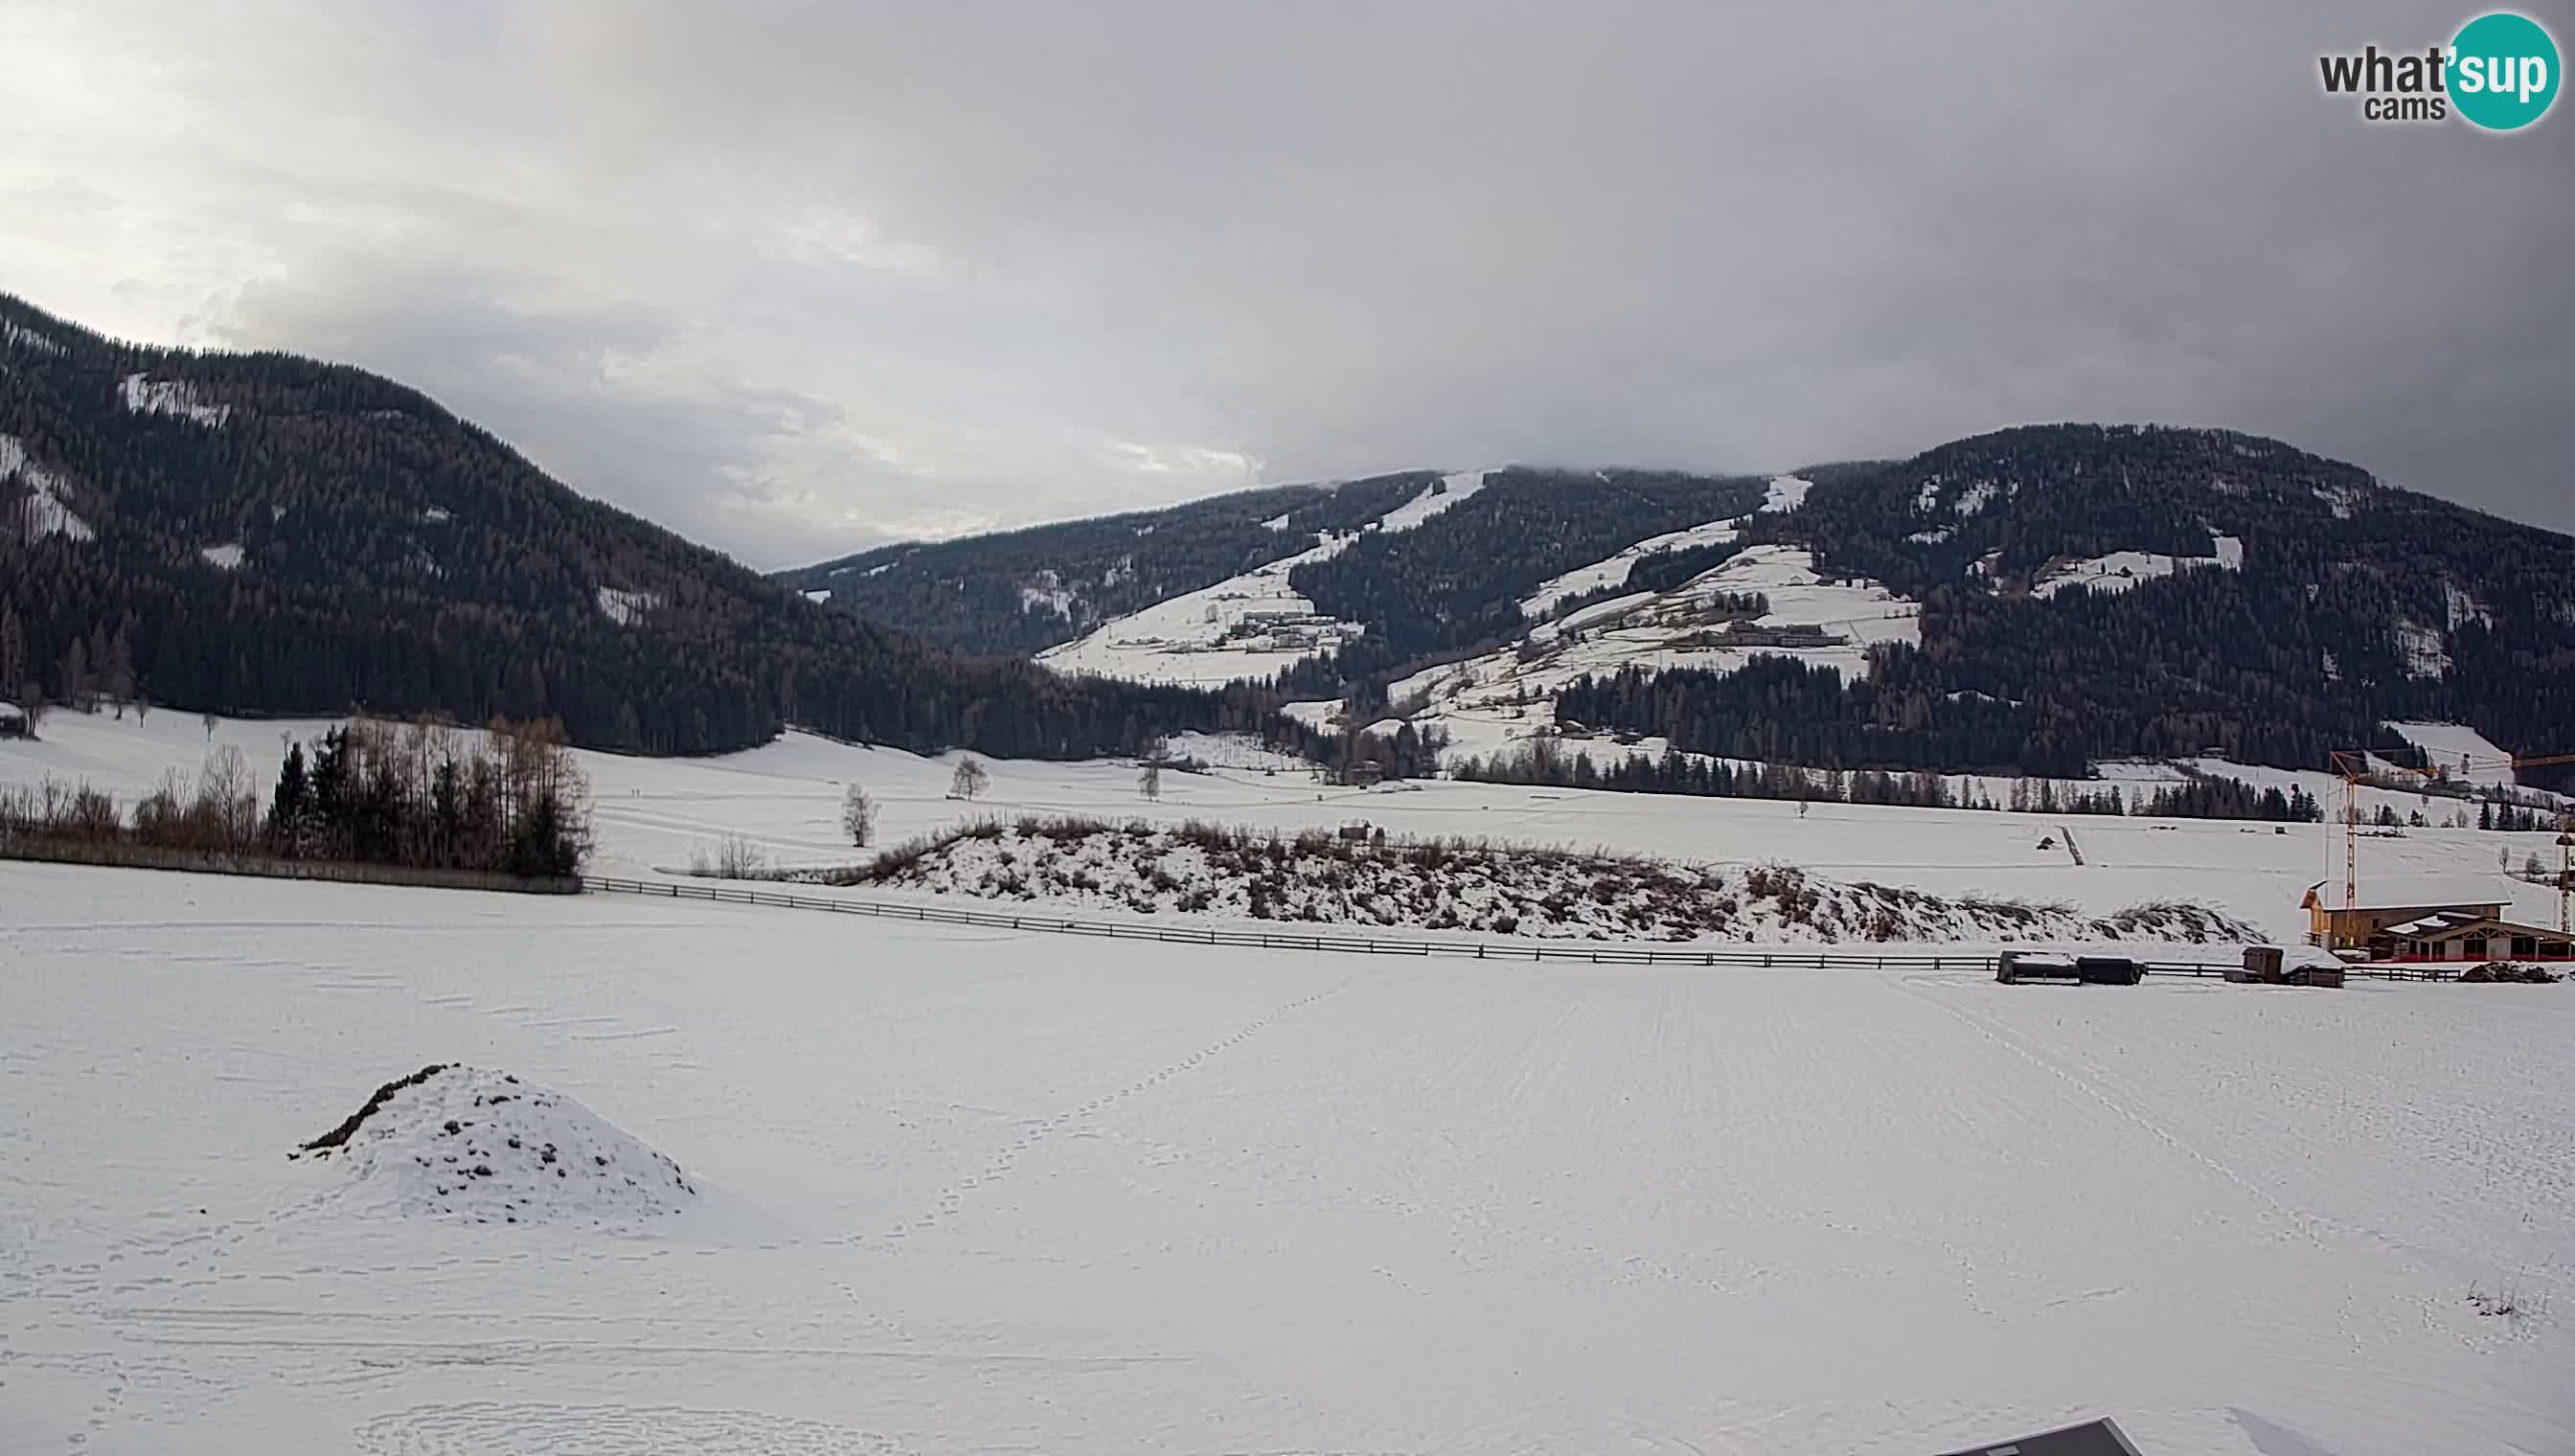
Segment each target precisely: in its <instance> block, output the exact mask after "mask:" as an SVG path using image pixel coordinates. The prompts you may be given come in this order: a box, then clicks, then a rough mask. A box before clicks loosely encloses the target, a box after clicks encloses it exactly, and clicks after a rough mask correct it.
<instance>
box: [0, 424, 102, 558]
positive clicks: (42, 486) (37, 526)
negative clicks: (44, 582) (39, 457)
mask: <svg viewBox="0 0 2575 1456" xmlns="http://www.w3.org/2000/svg"><path fill="white" fill-rule="evenodd" d="M12 479H15V480H16V481H17V482H18V483H19V484H21V485H23V486H25V487H26V488H27V497H26V499H25V500H24V501H22V502H20V503H19V506H18V511H19V513H20V514H19V522H18V524H19V528H20V530H21V532H22V534H23V535H24V536H25V537H26V539H27V540H30V541H38V540H42V539H43V538H45V537H48V536H59V537H62V538H64V539H65V540H68V541H95V540H97V538H98V533H97V532H96V531H93V530H91V529H90V524H89V523H88V522H86V521H83V520H82V519H80V517H78V516H75V515H73V514H72V508H71V507H69V506H67V505H64V504H63V498H62V495H61V491H62V489H63V481H62V478H61V477H60V476H57V475H55V474H54V473H53V472H51V471H49V470H46V469H45V468H44V467H42V466H40V465H38V464H36V463H35V462H34V461H32V460H29V459H28V458H27V447H26V446H25V445H23V444H21V443H20V442H19V440H18V437H16V436H14V435H0V486H5V485H7V484H8V483H9V482H10V481H11V480H12Z"/></svg>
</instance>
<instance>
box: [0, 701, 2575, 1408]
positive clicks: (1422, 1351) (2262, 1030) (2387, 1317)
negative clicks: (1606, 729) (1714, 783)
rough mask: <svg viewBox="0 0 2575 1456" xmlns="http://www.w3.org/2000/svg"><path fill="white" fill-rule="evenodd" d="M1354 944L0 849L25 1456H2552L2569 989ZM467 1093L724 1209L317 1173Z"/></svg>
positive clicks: (2569, 1403) (5, 1156) (12, 1291)
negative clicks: (390, 1113) (1426, 960)
mask: <svg viewBox="0 0 2575 1456" xmlns="http://www.w3.org/2000/svg"><path fill="white" fill-rule="evenodd" d="M800 751H802V750H800ZM646 766H651V767H653V768H654V769H655V770H656V771H668V770H665V769H662V767H661V765H638V771H639V773H640V772H641V771H642V770H643V769H644V768H645V767H646ZM687 771H688V772H690V773H715V772H719V771H724V770H719V769H714V768H695V767H693V768H690V769H688V770H687ZM601 776H602V778H603V780H604V782H603V788H602V798H603V804H604V805H606V804H608V803H611V802H613V801H614V799H615V796H616V793H617V791H618V787H619V785H617V784H616V783H615V782H614V781H613V780H610V779H609V775H608V774H607V773H606V772H603V773H602V774H601ZM700 781H704V780H700ZM782 793H783V794H786V795H787V796H786V797H783V799H782V802H792V803H793V804H794V805H795V808H794V810H793V812H794V813H796V814H799V815H801V814H804V813H805V812H807V805H808V804H809V803H810V801H811V800H812V799H813V798H814V797H815V796H816V795H815V794H814V793H813V791H812V790H811V788H810V787H805V786H798V787H796V788H795V789H793V791H792V793H788V791H787V790H784V789H783V790H782ZM635 797H636V798H638V799H641V798H642V795H641V794H640V793H638V794H637V795H635ZM1418 797H1419V798H1421V799H1422V800H1423V801H1424V803H1425V807H1426V806H1427V805H1428V804H1430V803H1435V802H1437V800H1436V799H1435V798H1433V796H1432V795H1430V794H1428V793H1424V794H1422V795H1419V796H1418ZM814 807H815V808H816V809H817V810H818V811H819V808H820V806H819V805H815V806H814ZM1686 807H1690V808H1695V809H1699V810H1700V811H1701V812H1706V809H1705V807H1704V806H1700V805H1688V806H1686ZM1721 807H1725V808H1731V807H1732V806H1731V805H1726V806H1721ZM629 811H630V812H633V813H636V814H638V815H640V814H642V813H645V812H647V811H648V810H646V809H645V808H644V807H642V806H641V805H640V804H639V805H636V806H634V807H632V808H631V809H630V810H629ZM650 811H651V812H655V813H660V814H664V815H666V816H667V817H669V818H670V819H673V820H677V821H679V822H683V823H685V822H689V821H690V816H691V815H693V814H697V813H701V812H703V811H704V808H703V800H700V799H698V798H696V797H693V796H692V795H691V793H690V792H689V791H688V790H687V789H686V788H684V787H683V786H681V785H679V784H674V785H672V786H671V787H670V788H669V789H668V790H666V792H665V795H664V796H662V797H660V798H658V799H657V800H656V801H655V806H654V807H653V809H651V810H650ZM1466 812H1467V813H1469V814H1477V813H1482V812H1501V811H1499V810H1476V809H1467V810H1466ZM1986 817H1988V818H1991V817H1994V816H1986ZM786 821H787V820H786V818H785V816H784V814H782V823H785V822H786ZM2016 827H2019V828H2022V829H2024V830H2025V829H2026V828H2027V827H2028V826H2027V825H2026V824H2016ZM2135 832H2136V833H2138V834H2140V835H2144V834H2146V833H2147V831H2146V830H2144V829H2143V828H2142V826H2139V827H2138V828H2137V829H2136V830H2135ZM2212 837H2214V836H2212ZM1996 842H1997V843H1999V842H2001V841H1999V840H1997V841H1996ZM2148 842H2149V843H2151V842H2152V840H2151V838H2149V839H2148ZM645 852H647V853H648V854H650V853H654V852H656V851H653V850H649V849H648V850H647V851H645ZM1879 852H1881V853H1883V852H1889V850H1888V849H1887V848H1884V847H1881V848H1880V850H1879ZM1894 852H1902V851H1901V850H1896V851H1894ZM1357 959H1358V960H1359V961H1360V962H1362V963H1359V964H1352V963H1351V962H1350V961H1349V960H1345V959H1342V958H1340V957H1333V956H1318V955H1311V954H1297V953H1292V952H1276V953H1271V952H1252V951H1228V952H1224V953H1222V954H1221V955H1217V954H1211V953H1210V952H1206V951H1203V950H1194V949H1190V948H1187V947H1179V946H1160V945H1138V944H1133V943H1092V942H1069V941H1066V940H1063V939H1061V938H1047V939H1041V938H1038V937H1024V936H1018V935H1013V934H1009V933H992V932H972V931H963V930H948V929H941V928H938V927H927V926H907V925H901V924H888V923H882V922H874V921H853V920H844V919H842V918H840V917H827V916H809V915H797V914H790V913H780V912H769V911H761V910H754V909H748V908H737V907H725V906H713V905H703V904H675V903H656V902H652V901H644V900H635V899H625V898H606V897H588V896H585V897H580V898H577V899H572V900H555V899H547V898H541V897H533V896H530V897H522V896H507V895H478V894H466V893H454V892H441V891H429V890H399V889H386V888H376V887H361V886H315V885H301V884H291V883H282V882H272V881H260V880H224V879H212V878H202V877H195V876H188V875H175V874H159V873H148V872H135V871H116V870H93V869H73V868H61V867H54V866H38V865H26V864H0V1449H5V1450H7V1451H11V1452H21V1451H24V1452H47V1451H62V1452H73V1451H78V1452H82V1453H85V1456H109V1453H150V1456H158V1453H162V1452H167V1451H173V1450H187V1451H191V1452H205V1453H215V1456H222V1453H230V1452H241V1453H261V1456H265V1453H269V1452H275V1451H312V1452H344V1451H354V1452H358V1453H365V1456H396V1453H400V1456H426V1453H448V1452H455V1453H464V1452H474V1453H483V1456H535V1453H540V1452H543V1453H572V1456H589V1453H601V1456H605V1453H622V1456H639V1453H674V1456H676V1453H680V1452H692V1453H716V1456H728V1453H734V1456H751V1453H764V1456H766V1453H822V1452H832V1453H849V1452H867V1453H891V1452H917V1453H968V1452H977V1453H993V1452H1040V1451H1043V1452H1049V1453H1103V1456H1106V1453H1120V1456H1124V1453H1130V1452H1136V1451H1170V1452H1205V1453H1218V1452H1232V1453H1242V1452H1288V1451H1294V1452H1306V1453H1318V1452H1370V1453H1398V1452H1400V1453H1413V1452H1419V1453H1429V1452H1441V1453H1449V1452H1458V1453H1463V1452H1532V1453H1534V1452H1566V1451H1583V1452H1619V1451H1637V1452H1645V1451H1673V1452H1680V1451H1699V1452H1707V1453H1722V1452H1731V1453H1751V1452H1775V1451H1781V1450H1799V1451H1807V1450H1812V1451H1833V1452H1853V1453H1883V1456H1922V1453H1925V1452H1929V1451H1940V1450H1950V1449H1956V1448H1960V1447H1965V1446H1971V1445H1975V1444H1977V1443H1979V1442H1981V1441H1983V1440H1987V1439H1993V1438H1999V1437H2003V1436H2007V1435H2011V1434H2014V1433H2017V1432H2025V1431H2028V1430H2031V1429H2035V1428H2039V1427H2043V1426H2047V1425H2051V1424H2059V1423H2063V1422H2066V1421H2070V1420H2073V1419H2077V1418H2083V1417H2088V1416H2091V1415H2095V1414H2110V1415H2113V1416H2115V1417H2116V1418H2117V1419H2118V1420H2119V1421H2120V1423H2121V1424H2122V1425H2123V1426H2124V1427H2125V1428H2126V1429H2127V1430H2128V1432H2129V1433H2130V1435H2131V1436H2132V1437H2134V1438H2135V1439H2136V1440H2137V1442H2138V1443H2139V1445H2140V1446H2141V1447H2142V1448H2143V1449H2144V1450H2145V1451H2147V1452H2151V1453H2156V1456H2179V1453H2194V1456H2199V1453H2215V1456H2318V1453H2324V1452H2331V1453H2334V1456H2378V1453H2384V1456H2399V1453H2402V1456H2415V1453H2420V1452H2425V1451H2522V1452H2558V1451H2564V1450H2567V1449H2569V1448H2570V1446H2575V1387H2570V1386H2569V1385H2568V1384H2567V1382H2566V1380H2565V1372H2566V1371H2567V1370H2568V1369H2569V1368H2575V1334H2570V1331H2569V1328H2568V1325H2567V1323H2566V1321H2567V1317H2568V1314H2569V1312H2570V1311H2575V1075H2570V1073H2575V989H2570V988H2568V987H2530V986H2463V985H2368V986H2364V985H2358V984H2355V985H2354V986H2352V987H2351V988H2348V989H2346V990H2343V991H2340V992H2322V991H2302V990H2287V989H2255V988H2246V987H2236V986H2223V985H2215V984H2208V985H2149V986H2146V987H2142V988H2137V989H2133V990H2131V989H2110V988H2089V989H2067V988H2055V987H2034V988H2011V987H2001V986H1997V985H1994V984H1992V983H1991V982H1990V981H1987V980H1984V979H1982V978H1972V977H1951V976H1938V975H1929V976H1922V975H1900V974H1894V973H1875V972H1818V971H1811V970H1808V971H1731V972H1719V973H1708V972H1704V971H1673V970H1660V969H1658V970H1632V969H1614V968H1598V967H1561V968H1559V967H1529V966H1501V965H1492V964H1416V963H1407V962H1401V961H1395V960H1387V959H1381V958H1378V957H1357ZM449 1058H459V1059H463V1060H466V1061H468V1062H470V1063H472V1064H474V1065H477V1066H482V1067H489V1068H498V1069H507V1070H508V1071H510V1072H513V1073H516V1074H518V1075H521V1076H523V1077H526V1078H528V1079H529V1080H531V1081H533V1082H536V1083H539V1084H542V1085H545V1086H550V1087H553V1088H556V1089H559V1090H561V1091H562V1092H564V1093H565V1094H566V1095H568V1096H571V1097H575V1098H578V1099H579V1100H580V1101H581V1102H582V1103H584V1104H586V1105H587V1106H588V1107H589V1108H591V1109H593V1110H594V1111H596V1112H597V1113H599V1114H600V1115H601V1116H603V1117H605V1118H607V1119H609V1120H610V1121H612V1122H614V1123H615V1124H616V1125H618V1126H620V1127H622V1128H624V1129H625V1130H626V1131H628V1132H629V1133H631V1134H633V1135H634V1136H635V1137H636V1138H638V1139H639V1140H641V1141H643V1142H644V1143H647V1144H649V1145H651V1146H653V1147H655V1148H658V1149H659V1150H661V1151H663V1152H665V1153H668V1154H669V1155H671V1156H672V1157H674V1158H675V1159H677V1160H678V1162H679V1163H680V1164H681V1165H683V1166H684V1167H686V1168H687V1169H688V1173H689V1176H690V1178H691V1179H692V1180H693V1182H694V1183H695V1184H696V1185H697V1187H698V1188H699V1189H701V1190H702V1191H703V1192H704V1193H705V1195H706V1197H705V1199H704V1201H703V1203H702V1205H701V1206H699V1207H697V1208H694V1209H692V1210H691V1211H688V1212H686V1213H682V1214H678V1215H673V1216H669V1217H666V1218H663V1219H659V1220H656V1221H655V1222H653V1223H651V1224H649V1225H647V1226H646V1227H645V1228H644V1230H643V1231H640V1232H630V1233H622V1234H621V1233H601V1232H597V1231H591V1230H584V1229H577V1228H568V1227H561V1226H550V1227H542V1228H537V1227H530V1226H527V1225H508V1226H505V1225H499V1224H494V1225H481V1226H477V1225H454V1224H449V1223H444V1222H437V1221H424V1220H420V1219H416V1218H405V1217H397V1216H392V1215H390V1214H387V1213H385V1212H383V1211H381V1210H376V1211H368V1210H365V1209H363V1208H358V1207H353V1206H348V1205H344V1204H339V1203H333V1202H331V1201H329V1200H327V1199H326V1198H324V1197H323V1195H324V1194H325V1193H326V1192H327V1191H328V1190H329V1189H330V1188H331V1187H332V1186H333V1181H334V1179H336V1178H340V1177H342V1176H345V1173H346V1170H345V1169H343V1168H342V1167H340V1166H338V1165H336V1164H329V1163H325V1164H319V1165H317V1164H314V1163H311V1162H297V1163H290V1162H288V1161H287V1160H286V1158H285V1156H284V1154H285V1153H286V1151H287V1150H288V1149H290V1148H291V1147H293V1146H294V1145H295V1144H297V1143H298V1142H301V1141H302V1140H304V1139H306V1138H309V1137H311V1136H313V1135H314V1134H315V1133H317V1132H320V1131H321V1130H323V1129H325V1128H327V1127H329V1126H331V1125H332V1124H333V1123H334V1122H336V1121H337V1120H339V1119H340V1118H341V1117H342V1116H344V1115H345V1114H346V1113H348V1112H349V1110H350V1109H352V1108H353V1107H355V1106H356V1105H357V1104H358V1103H359V1102H360V1101H361V1100H362V1099H364V1097H365V1096H366V1094H367V1092H368V1091H369V1089H371V1088H373V1087H374V1086H375V1085H376V1084H377V1083H379V1082H381V1081H384V1080H386V1079H387V1078H389V1077H393V1076H397V1075H400V1074H402V1073H404V1072H406V1071H409V1070H412V1069H414V1068H417V1067H419V1066H421V1065H422V1064H423V1063H425V1062H428V1061H433V1060H445V1059H449ZM2472 1295H2475V1296H2479V1297H2482V1298H2483V1299H2485V1300H2486V1302H2487V1305H2488V1307H2495V1304H2496V1301H2509V1302H2510V1303H2511V1304H2512V1305H2513V1307H2514V1308H2515V1309H2516V1310H2517V1312H2516V1313H2513V1314H2496V1315H2486V1314H2481V1313H2479V1311H2478V1307H2477V1305H2475V1304H2473V1303H2472V1302H2471V1296H2472Z"/></svg>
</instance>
